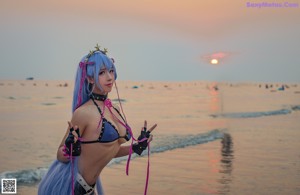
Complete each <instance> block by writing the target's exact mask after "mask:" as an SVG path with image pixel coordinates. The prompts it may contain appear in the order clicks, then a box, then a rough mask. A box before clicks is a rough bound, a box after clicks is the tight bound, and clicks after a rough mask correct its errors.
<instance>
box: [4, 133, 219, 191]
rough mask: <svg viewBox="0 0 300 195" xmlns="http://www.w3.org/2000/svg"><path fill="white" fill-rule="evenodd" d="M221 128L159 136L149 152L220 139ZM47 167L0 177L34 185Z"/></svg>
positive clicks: (5, 174) (22, 184)
mask: <svg viewBox="0 0 300 195" xmlns="http://www.w3.org/2000/svg"><path fill="white" fill-rule="evenodd" d="M223 132H224V130H223V129H215V130H211V131H209V132H206V133H202V134H195V135H192V134H190V135H171V136H169V135H168V136H161V137H157V138H156V140H155V141H156V143H157V144H156V145H155V146H153V147H152V146H151V149H150V151H151V153H161V152H165V151H169V150H174V149H177V148H184V147H188V146H193V145H198V144H203V143H207V142H211V141H215V140H217V139H221V138H222V137H223V136H224V133H223ZM144 155H147V151H144V152H143V154H142V156H144ZM135 157H137V155H136V154H133V155H132V159H133V158H135ZM126 160H127V156H125V157H121V158H115V159H113V160H112V161H111V162H110V163H109V164H108V166H112V165H114V164H118V163H121V162H125V161H126ZM47 170H48V168H42V167H39V168H36V169H26V170H20V171H6V172H2V173H0V179H17V183H18V186H26V185H27V186H28V185H36V184H38V183H39V181H40V180H41V179H42V177H43V176H44V175H45V174H46V172H47Z"/></svg>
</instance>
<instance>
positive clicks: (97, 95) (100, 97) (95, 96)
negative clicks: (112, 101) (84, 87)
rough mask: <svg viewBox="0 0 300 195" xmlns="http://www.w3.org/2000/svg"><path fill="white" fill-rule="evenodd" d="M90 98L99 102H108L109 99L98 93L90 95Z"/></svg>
mask: <svg viewBox="0 0 300 195" xmlns="http://www.w3.org/2000/svg"><path fill="white" fill-rule="evenodd" d="M90 97H91V98H92V99H94V100H99V101H104V100H106V98H107V95H100V94H97V93H92V94H91V95H90Z"/></svg>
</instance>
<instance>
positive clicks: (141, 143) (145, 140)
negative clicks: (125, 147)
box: [132, 120, 157, 155]
mask: <svg viewBox="0 0 300 195" xmlns="http://www.w3.org/2000/svg"><path fill="white" fill-rule="evenodd" d="M156 127H157V124H155V125H153V126H152V127H151V128H150V129H149V130H147V121H146V120H145V122H144V127H142V130H141V134H140V136H139V137H138V143H135V144H133V146H132V149H133V151H134V152H135V153H137V154H138V155H141V154H142V152H143V151H144V150H146V148H147V146H148V144H149V143H150V142H151V141H152V140H153V135H152V134H151V132H152V131H153V130H154V129H155V128H156Z"/></svg>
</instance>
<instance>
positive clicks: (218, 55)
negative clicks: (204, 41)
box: [201, 51, 234, 64]
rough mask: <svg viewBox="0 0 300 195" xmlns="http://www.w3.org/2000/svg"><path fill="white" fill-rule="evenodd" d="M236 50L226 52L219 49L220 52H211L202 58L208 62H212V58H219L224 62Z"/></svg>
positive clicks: (219, 60) (220, 61)
mask: <svg viewBox="0 0 300 195" xmlns="http://www.w3.org/2000/svg"><path fill="white" fill-rule="evenodd" d="M233 54H234V52H228V51H226V52H224V51H219V52H214V53H210V54H205V55H202V56H201V59H202V60H203V61H205V62H206V63H208V64H210V63H211V60H212V59H216V60H218V62H219V63H224V62H225V61H226V60H228V59H229V58H230V57H231V56H232V55H233Z"/></svg>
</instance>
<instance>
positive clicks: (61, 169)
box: [38, 158, 104, 195]
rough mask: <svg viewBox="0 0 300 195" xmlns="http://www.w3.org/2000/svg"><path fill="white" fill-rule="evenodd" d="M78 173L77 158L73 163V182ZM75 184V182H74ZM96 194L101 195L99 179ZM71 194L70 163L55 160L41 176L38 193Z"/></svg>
mask: <svg viewBox="0 0 300 195" xmlns="http://www.w3.org/2000/svg"><path fill="white" fill-rule="evenodd" d="M77 173H78V158H75V160H74V163H73V176H74V179H73V182H75V180H76V175H77ZM74 185H75V184H74ZM96 186H97V193H98V195H103V194H104V192H103V189H102V185H101V182H100V179H98V180H97V182H96ZM58 194H59V195H71V194H72V163H70V162H69V163H62V162H60V161H58V160H55V161H54V162H53V163H52V165H51V166H50V168H49V169H48V172H47V173H46V175H45V176H44V177H43V178H42V180H41V182H40V184H39V187H38V195H58Z"/></svg>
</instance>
